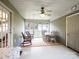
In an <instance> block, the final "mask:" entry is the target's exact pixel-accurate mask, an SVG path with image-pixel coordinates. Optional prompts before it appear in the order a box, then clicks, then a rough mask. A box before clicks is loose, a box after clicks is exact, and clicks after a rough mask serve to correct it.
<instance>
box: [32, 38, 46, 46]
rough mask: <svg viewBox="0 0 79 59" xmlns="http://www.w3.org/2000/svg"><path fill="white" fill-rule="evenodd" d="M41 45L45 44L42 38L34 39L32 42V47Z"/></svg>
mask: <svg viewBox="0 0 79 59" xmlns="http://www.w3.org/2000/svg"><path fill="white" fill-rule="evenodd" d="M41 44H46V43H45V42H44V41H43V39H42V38H34V39H33V40H32V45H41Z"/></svg>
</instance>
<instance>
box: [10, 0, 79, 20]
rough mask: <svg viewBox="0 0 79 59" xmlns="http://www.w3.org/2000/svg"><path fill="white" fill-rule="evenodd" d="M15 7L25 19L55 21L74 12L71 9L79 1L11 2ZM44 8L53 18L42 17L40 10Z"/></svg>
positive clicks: (29, 0)
mask: <svg viewBox="0 0 79 59" xmlns="http://www.w3.org/2000/svg"><path fill="white" fill-rule="evenodd" d="M10 2H11V3H12V4H13V6H14V7H15V8H16V9H17V10H18V11H19V13H20V14H21V15H22V16H23V17H24V18H25V19H44V20H48V19H51V20H54V19H56V18H58V17H61V16H63V15H66V14H68V13H70V12H72V10H71V7H72V6H73V5H75V4H78V3H79V0H10ZM42 6H44V7H45V10H52V12H48V13H50V14H51V16H46V17H40V12H39V11H40V8H41V7H42Z"/></svg>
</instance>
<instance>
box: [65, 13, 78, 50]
mask: <svg viewBox="0 0 79 59" xmlns="http://www.w3.org/2000/svg"><path fill="white" fill-rule="evenodd" d="M66 45H67V46H69V47H71V48H72V49H74V50H77V51H79V13H77V14H74V15H71V16H68V17H67V18H66Z"/></svg>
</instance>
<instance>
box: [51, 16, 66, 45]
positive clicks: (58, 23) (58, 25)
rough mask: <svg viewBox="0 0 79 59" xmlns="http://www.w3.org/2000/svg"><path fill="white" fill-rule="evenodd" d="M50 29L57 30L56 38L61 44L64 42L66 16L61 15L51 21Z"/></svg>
mask: <svg viewBox="0 0 79 59" xmlns="http://www.w3.org/2000/svg"><path fill="white" fill-rule="evenodd" d="M52 31H57V32H58V34H57V35H58V38H57V40H58V41H59V42H61V43H63V44H65V43H66V17H61V18H59V19H56V20H54V21H53V22H52Z"/></svg>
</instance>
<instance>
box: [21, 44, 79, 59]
mask: <svg viewBox="0 0 79 59" xmlns="http://www.w3.org/2000/svg"><path fill="white" fill-rule="evenodd" d="M20 59H79V54H78V53H76V52H74V51H72V50H71V49H69V48H67V47H65V46H63V45H54V46H43V47H26V48H23V53H22V55H21V57H20Z"/></svg>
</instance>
